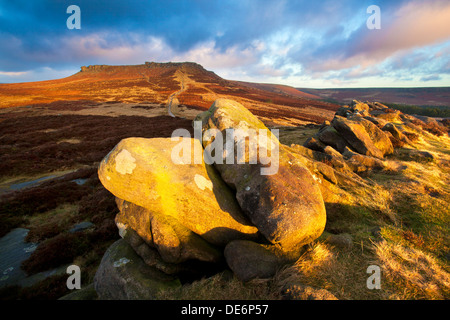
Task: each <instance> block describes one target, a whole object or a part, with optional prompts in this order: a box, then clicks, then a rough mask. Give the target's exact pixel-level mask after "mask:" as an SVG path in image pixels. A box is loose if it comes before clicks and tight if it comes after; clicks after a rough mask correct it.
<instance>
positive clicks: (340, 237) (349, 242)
mask: <svg viewBox="0 0 450 320" xmlns="http://www.w3.org/2000/svg"><path fill="white" fill-rule="evenodd" d="M326 242H328V243H329V244H331V245H332V246H335V247H337V248H340V249H346V250H351V249H352V248H353V237H352V236H351V235H349V234H348V233H341V234H332V235H330V236H329V237H328V238H327V240H326Z"/></svg>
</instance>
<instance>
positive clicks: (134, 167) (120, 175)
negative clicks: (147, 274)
mask: <svg viewBox="0 0 450 320" xmlns="http://www.w3.org/2000/svg"><path fill="white" fill-rule="evenodd" d="M202 151H203V150H202V147H201V144H200V142H199V141H197V140H195V139H191V138H178V141H176V139H170V138H166V139H163V138H155V139H144V138H128V139H124V140H122V141H121V142H120V143H119V144H118V145H117V146H116V147H115V148H114V149H113V150H112V151H111V152H110V153H109V154H108V155H107V156H106V157H105V158H104V159H103V161H102V162H101V163H100V166H99V170H98V175H99V178H100V181H101V182H102V184H103V185H104V186H105V188H106V189H108V190H109V191H110V192H111V193H113V194H114V195H115V196H116V197H118V198H120V199H124V200H126V201H128V202H130V203H134V204H136V205H138V206H140V207H143V208H145V209H147V211H146V212H142V213H140V214H139V215H138V214H136V217H135V218H136V221H135V222H133V223H132V228H134V229H135V230H136V231H137V232H138V233H139V234H140V235H141V236H143V238H144V240H146V241H147V242H149V243H154V242H155V239H153V238H152V237H153V236H154V234H151V236H150V232H149V231H148V228H149V224H155V225H158V227H157V230H162V229H165V230H166V231H168V232H169V233H168V234H167V237H169V234H172V235H173V237H172V239H171V240H170V241H172V240H173V241H175V240H176V239H175V238H177V237H178V236H175V235H174V233H176V234H178V235H179V234H180V233H178V231H179V230H177V231H175V230H174V231H173V232H174V233H173V232H172V231H170V230H169V229H170V228H169V227H168V226H169V225H170V226H171V228H172V229H173V228H175V229H176V227H174V225H176V226H180V230H181V229H183V230H190V231H192V232H193V233H195V234H197V235H199V236H200V237H202V238H203V239H205V240H206V241H208V242H209V243H211V244H214V245H220V246H225V245H226V244H227V243H228V242H230V241H232V240H236V239H249V240H251V239H256V238H257V236H258V229H257V228H256V227H255V226H253V225H252V224H251V223H250V222H249V221H248V220H247V219H246V218H245V217H244V215H243V214H242V211H241V209H240V207H239V205H238V203H237V202H236V199H235V198H234V195H233V193H232V192H231V190H230V189H229V187H228V186H227V185H226V184H225V183H224V182H223V181H222V180H221V178H220V176H219V174H218V173H217V171H216V170H214V168H213V167H212V166H210V165H206V164H205V162H204V161H203V157H202ZM181 154H182V155H181ZM150 212H151V215H150ZM164 217H167V219H165V218H164ZM169 217H170V218H169ZM152 219H155V220H154V221H151V220H152ZM164 220H170V222H168V223H166V221H164ZM172 222H173V223H172ZM181 226H182V227H181ZM180 232H181V233H182V232H184V231H180ZM158 239H159V240H158V241H159V242H158V243H159V244H160V247H159V249H161V247H162V246H165V245H167V243H165V242H164V241H166V239H164V240H163V239H162V236H161V235H160V237H159V238H158ZM170 250H171V249H170ZM170 250H169V251H170ZM175 250H178V249H175ZM167 253H168V256H170V255H172V253H173V252H172V253H169V252H167ZM175 255H177V254H176V253H175Z"/></svg>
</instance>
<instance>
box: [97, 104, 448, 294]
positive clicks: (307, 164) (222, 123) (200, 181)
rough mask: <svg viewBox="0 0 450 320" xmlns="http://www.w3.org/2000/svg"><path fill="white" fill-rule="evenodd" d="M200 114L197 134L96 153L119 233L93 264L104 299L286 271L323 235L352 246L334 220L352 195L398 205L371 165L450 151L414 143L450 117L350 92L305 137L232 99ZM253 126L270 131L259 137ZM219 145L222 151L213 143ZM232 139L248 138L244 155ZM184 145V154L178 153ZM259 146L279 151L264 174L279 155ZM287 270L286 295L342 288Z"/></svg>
mask: <svg viewBox="0 0 450 320" xmlns="http://www.w3.org/2000/svg"><path fill="white" fill-rule="evenodd" d="M195 120H196V121H198V122H197V123H201V132H202V136H201V137H200V139H195V138H189V137H183V138H179V139H171V138H158V139H143V138H128V139H125V140H122V141H121V142H120V143H119V144H118V145H117V146H116V147H115V148H114V149H113V150H112V151H111V152H110V153H109V154H108V155H107V156H106V157H105V158H104V159H103V161H102V162H101V164H100V167H99V171H98V174H99V178H100V180H101V182H102V184H103V185H104V186H105V187H106V189H108V190H109V191H110V192H111V193H113V194H114V195H115V197H116V202H117V206H118V208H119V210H120V213H119V214H118V215H117V216H116V225H117V227H118V232H119V234H120V236H121V238H122V239H121V240H118V241H117V242H116V243H114V244H113V245H112V246H111V247H110V248H109V249H108V250H107V252H106V253H105V255H104V257H103V259H102V262H101V264H100V267H99V268H98V271H97V273H96V276H95V279H94V286H95V289H96V292H97V294H98V296H99V297H100V298H102V299H154V298H157V297H158V294H159V293H160V292H163V291H164V290H172V289H174V288H179V287H181V286H182V284H183V283H186V281H187V280H186V279H198V278H200V277H204V276H208V275H209V276H211V275H213V274H214V273H216V272H219V271H221V270H223V269H230V270H231V271H232V272H233V273H234V275H235V276H236V277H237V278H238V279H239V280H240V281H243V282H247V281H250V280H252V279H268V278H271V277H274V276H275V275H276V274H278V277H280V276H279V271H280V269H283V268H287V270H290V269H289V268H292V267H289V266H292V265H294V266H299V265H301V261H302V259H306V258H307V255H308V253H306V256H305V252H307V251H308V250H307V245H308V244H311V243H312V242H313V241H314V240H316V239H318V238H319V237H321V238H323V237H324V236H325V238H326V242H327V243H329V244H331V245H333V246H336V247H338V248H341V250H347V249H351V248H352V247H353V242H354V241H353V236H352V235H349V234H347V233H342V232H339V231H338V230H339V229H341V230H343V225H345V223H347V222H346V221H347V220H346V219H347V218H345V212H347V211H346V210H348V209H345V208H346V207H347V206H348V205H349V204H351V203H358V204H359V205H361V206H362V205H364V206H365V207H367V208H369V207H370V208H371V209H373V210H375V211H376V210H378V211H379V212H383V214H384V218H383V219H385V221H388V223H393V224H395V223H397V220H396V219H397V218H396V217H395V214H393V213H392V212H391V213H389V212H390V211H389V210H386V208H382V206H383V204H382V203H383V201H384V200H382V198H383V197H382V196H381V195H380V193H379V192H380V191H379V186H377V185H376V183H374V182H373V181H372V180H370V179H369V180H367V179H364V176H365V175H367V174H369V173H373V172H384V173H388V174H391V175H394V176H395V175H396V174H402V173H405V172H407V171H408V170H409V169H410V167H409V165H408V164H407V163H405V162H404V161H400V159H399V158H397V159H395V158H393V157H394V156H399V155H401V157H402V158H401V159H402V160H405V159H414V160H415V161H425V162H429V161H435V162H437V163H439V165H440V166H445V167H447V166H449V159H447V157H444V158H442V157H440V156H436V154H434V153H432V152H428V151H421V150H419V149H418V146H419V145H420V143H421V142H423V141H424V139H425V138H426V137H428V138H429V137H431V139H435V138H433V137H439V136H447V137H448V129H449V128H448V123H446V122H445V121H444V123H443V122H437V121H436V120H434V119H431V118H422V119H419V118H415V117H412V116H408V115H405V114H402V113H400V112H398V111H395V110H391V109H389V108H387V107H386V106H384V105H382V104H380V103H370V102H367V103H363V102H360V101H354V102H353V104H352V105H351V106H345V107H342V108H340V109H339V110H337V112H336V114H335V116H334V118H333V119H332V121H325V122H324V123H323V124H322V125H321V127H320V128H319V130H318V131H317V133H316V134H315V135H314V136H312V137H310V138H309V139H307V140H306V142H305V143H304V145H303V146H302V145H299V144H295V143H293V144H291V145H290V146H287V145H285V144H282V143H280V139H282V137H280V138H277V137H276V135H275V134H273V133H272V132H271V131H269V129H268V128H267V127H266V126H265V125H264V124H263V123H262V122H261V121H260V120H259V119H258V118H257V117H256V116H254V115H253V114H252V113H251V112H250V111H249V110H248V109H246V108H245V107H244V106H243V105H241V104H240V103H238V102H235V101H232V100H227V99H219V100H216V101H215V102H214V103H213V105H212V106H211V107H210V108H209V110H208V111H205V112H203V113H201V114H199V115H198V116H197V118H196V119H195ZM229 129H233V130H237V129H239V130H241V131H242V132H243V133H244V134H243V135H241V136H238V137H232V139H231V140H227V139H223V140H217V139H218V138H217V133H221V134H222V136H224V137H227V135H226V132H227V130H229ZM251 130H263V131H266V132H267V133H268V135H267V136H266V139H265V140H264V141H261V140H258V142H257V143H256V144H254V145H252V144H251V143H250V141H251V140H250V138H249V137H250V136H251V133H250V132H251ZM211 132H215V133H216V135H215V136H214V138H212V137H211ZM260 132H261V131H260ZM197 138H198V137H197ZM230 143H231V145H232V146H233V148H232V149H229V146H230ZM213 144H214V146H213V147H212V145H213ZM220 146H223V148H224V149H220V148H219V149H220V150H226V151H227V152H218V151H217V150H219V149H217V148H218V147H220ZM237 146H244V149H243V150H244V153H243V154H239V152H237ZM227 147H228V149H227ZM180 148H181V149H182V150H183V152H186V151H187V153H186V154H183V158H182V159H183V160H182V161H179V162H176V163H174V161H173V155H174V153H175V154H177V155H178V154H179V152H180ZM211 148H215V149H216V153H215V154H213V156H214V158H215V160H216V161H215V162H213V163H212V164H208V163H211V162H210V161H209V159H205V158H204V157H203V155H204V154H205V153H204V151H206V150H210V149H211ZM252 148H255V149H254V150H257V151H258V152H261V151H265V152H266V153H265V154H266V155H267V154H271V155H273V154H276V155H277V158H276V159H277V169H278V170H277V171H276V172H275V173H274V174H270V175H263V174H261V172H262V171H261V170H262V169H264V168H266V169H267V167H268V166H270V165H273V164H274V161H275V160H274V159H275V158H271V161H269V162H268V161H266V160H267V159H264V157H261V156H259V157H258V158H257V160H256V161H255V162H250V158H251V154H250V152H251V150H252ZM233 150H234V151H235V152H234V153H232V157H231V160H232V161H227V160H230V159H229V158H228V156H229V154H228V152H230V151H233ZM397 150H401V153H398V151H397ZM196 154H197V155H199V154H200V155H202V156H201V157H200V160H199V159H198V158H197V159H195V155H196ZM239 160H244V161H239ZM339 225H340V226H339ZM326 226H327V228H328V229H326ZM338 226H339V227H338ZM324 230H325V232H324ZM372 231H373V232H376V231H374V230H372ZM330 232H331V233H330ZM302 257H303V258H302ZM282 274H283V272H282ZM289 279H290V280H289V281H284V282H283V283H284V285H283V287H282V288H280V289H282V290H283V292H285V293H287V294H288V295H289V296H290V297H291V298H295V297H303V298H305V297H306V296H308V297H309V298H318V297H319V298H325V299H335V296H334V295H333V294H331V293H330V292H327V291H326V290H324V289H322V288H310V287H307V286H305V285H304V283H302V282H299V281H300V280H299V279H296V278H295V277H289ZM303 282H304V280H303ZM305 295H306V296H305Z"/></svg>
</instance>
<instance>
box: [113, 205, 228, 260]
mask: <svg viewBox="0 0 450 320" xmlns="http://www.w3.org/2000/svg"><path fill="white" fill-rule="evenodd" d="M116 202H117V205H118V207H119V210H120V213H119V214H118V215H117V216H116V224H117V226H118V227H119V230H120V234H121V236H122V237H124V238H125V236H126V234H127V233H128V232H130V230H129V229H131V230H133V231H135V232H136V234H138V235H139V236H140V237H141V238H142V239H143V241H145V243H146V244H147V246H150V247H154V248H156V249H157V251H158V252H159V254H160V255H161V257H162V259H163V260H164V261H165V262H169V263H180V262H183V261H186V260H190V259H196V260H200V261H205V262H218V261H220V259H221V257H222V254H221V252H220V251H219V250H218V249H217V248H215V247H214V246H212V245H211V244H210V243H208V242H207V241H206V240H204V239H203V238H201V237H200V236H199V235H197V234H196V233H194V232H192V231H191V230H189V229H188V228H186V227H185V226H183V225H182V224H181V223H180V222H178V220H176V219H175V218H173V217H171V216H169V215H164V214H161V213H153V212H151V211H150V210H148V209H146V208H143V207H140V206H138V205H136V204H134V203H130V202H128V201H125V200H122V199H117V200H116ZM131 244H133V242H131ZM133 247H136V246H133ZM139 247H143V246H142V244H139ZM140 250H144V249H143V248H141V249H140ZM147 251H148V250H147Z"/></svg>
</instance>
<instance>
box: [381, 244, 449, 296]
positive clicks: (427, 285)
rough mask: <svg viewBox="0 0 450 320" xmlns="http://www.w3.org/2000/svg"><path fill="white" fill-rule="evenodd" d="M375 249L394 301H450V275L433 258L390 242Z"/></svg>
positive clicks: (419, 251) (414, 249)
mask: <svg viewBox="0 0 450 320" xmlns="http://www.w3.org/2000/svg"><path fill="white" fill-rule="evenodd" d="M375 249H376V254H377V256H378V258H379V259H380V262H381V266H382V270H383V271H382V272H383V275H384V277H385V281H387V282H388V283H389V286H390V287H392V288H393V291H392V295H391V296H390V298H391V299H428V300H431V299H449V297H450V274H449V273H448V272H447V271H446V270H444V268H443V267H441V265H440V264H439V262H438V261H437V260H436V259H435V258H433V257H432V256H431V255H429V254H427V253H425V252H423V251H421V250H419V249H417V248H408V247H405V246H402V245H399V244H396V243H390V242H388V241H382V242H380V243H378V244H376V245H375Z"/></svg>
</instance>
